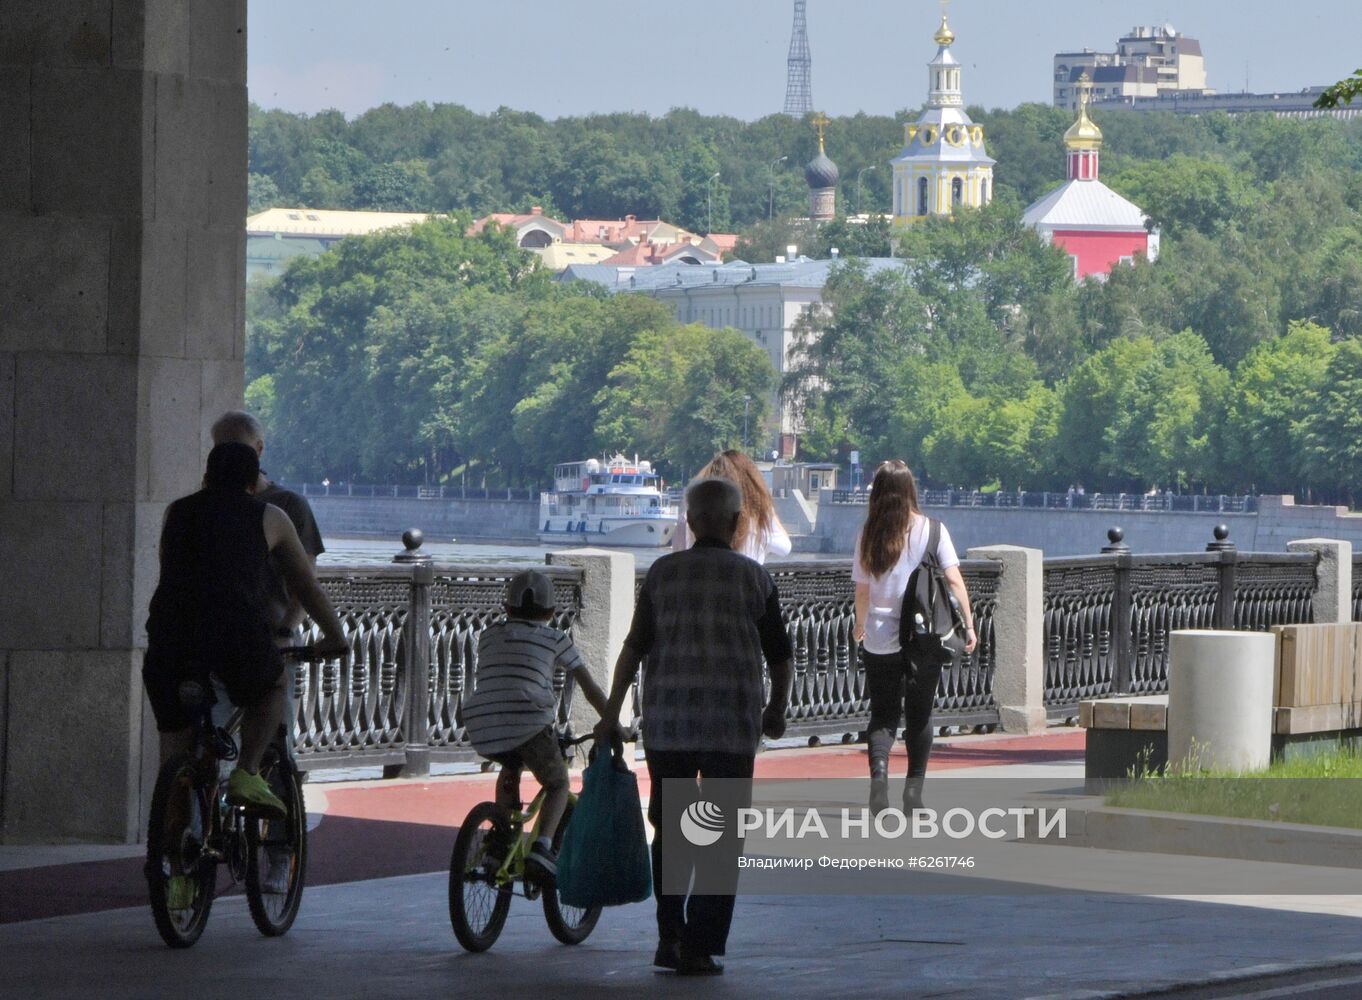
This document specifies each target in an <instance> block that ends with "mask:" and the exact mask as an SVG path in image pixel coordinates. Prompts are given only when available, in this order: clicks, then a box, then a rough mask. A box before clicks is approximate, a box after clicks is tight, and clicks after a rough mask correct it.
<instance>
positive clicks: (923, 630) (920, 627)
mask: <svg viewBox="0 0 1362 1000" xmlns="http://www.w3.org/2000/svg"><path fill="white" fill-rule="evenodd" d="M913 631H914V632H916V633H917V634H918V635H926V634H927V622H926V621H925V620H924V619H923V617H922V612H921V611H919V612H917V613H916V614H914V615H913Z"/></svg>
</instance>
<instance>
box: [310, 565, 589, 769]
mask: <svg viewBox="0 0 1362 1000" xmlns="http://www.w3.org/2000/svg"><path fill="white" fill-rule="evenodd" d="M422 569H424V570H425V571H426V572H427V573H428V574H429V580H428V582H427V581H426V580H425V579H424V578H423V577H422V575H421V570H422ZM521 569H523V567H518V566H429V565H427V566H425V567H419V568H418V567H413V566H412V565H394V566H390V567H389V566H335V565H331V566H322V567H320V568H319V572H318V576H319V577H320V580H321V584H322V589H323V590H325V591H326V593H327V595H328V596H329V597H330V598H331V601H332V603H333V604H334V605H335V606H336V611H337V613H338V615H339V616H340V618H341V624H342V625H343V626H344V627H345V632H346V635H347V637H348V638H349V641H350V649H351V655H350V656H349V657H348V658H347V660H346V661H339V660H330V661H327V662H325V663H320V664H300V665H299V667H298V668H297V673H296V674H295V682H294V701H295V714H294V724H295V739H294V746H295V748H296V751H297V754H298V760H299V764H300V766H302V767H304V768H317V767H334V766H347V765H350V764H364V765H370V766H372V765H384V766H395V765H400V764H405V763H409V762H410V760H411V758H412V756H413V752H414V751H417V750H419V751H420V752H421V753H422V754H423V755H424V756H425V757H426V759H427V760H428V759H431V758H434V759H437V760H447V759H451V758H471V757H472V756H473V751H472V748H471V747H470V746H469V744H468V740H467V736H466V734H465V732H464V727H463V717H462V703H463V698H464V695H465V694H466V693H467V692H469V691H471V690H472V689H473V680H474V678H475V676H476V674H477V647H478V637H479V636H480V635H481V633H482V631H483V629H485V628H486V627H487V626H488V625H489V624H491V623H492V622H494V621H496V620H497V619H498V618H500V617H501V614H502V604H503V600H504V598H503V595H504V593H505V587H506V581H507V580H508V579H509V578H510V577H511V576H512V575H513V574H515V573H517V572H519V571H520V570H521ZM541 572H543V573H544V574H545V575H547V576H548V577H549V578H550V579H551V580H552V581H553V585H554V594H555V597H556V598H557V606H558V614H557V615H556V616H555V619H554V624H555V625H557V626H558V627H559V628H563V629H567V630H571V629H573V628H574V627H575V625H576V622H577V617H578V614H579V613H580V611H581V606H582V597H581V581H582V574H581V571H580V570H575V569H570V568H565V567H557V566H545V567H541ZM423 588H424V593H422V589H423ZM413 607H420V608H421V609H423V611H424V617H425V618H426V625H425V628H426V633H427V634H426V636H425V637H424V639H425V641H424V642H422V643H420V644H419V649H418V650H412V651H411V654H415V655H411V654H409V650H408V644H409V643H410V642H412V641H413V631H412V630H411V629H410V628H408V620H409V619H410V617H411V615H412V608H413ZM427 609H428V610H427ZM422 660H424V661H425V663H424V669H422V666H423V664H422V663H421V661H422ZM413 684H417V685H419V688H418V689H417V690H413V688H412V685H413ZM562 685H563V678H562V677H561V676H559V677H556V678H555V688H556V689H557V690H558V691H560V692H561V690H562ZM568 708H569V706H568V705H567V704H566V703H565V702H560V705H559V708H558V714H559V718H560V719H564V718H565V717H566V713H567V710H568ZM414 715H415V717H422V716H423V717H424V718H423V721H422V723H420V724H416V725H413V724H412V722H411V720H412V718H413V717H414Z"/></svg>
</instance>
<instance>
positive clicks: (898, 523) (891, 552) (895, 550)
mask: <svg viewBox="0 0 1362 1000" xmlns="http://www.w3.org/2000/svg"><path fill="white" fill-rule="evenodd" d="M917 512H918V504H917V480H916V479H914V478H913V470H912V469H910V468H908V463H906V462H901V461H899V460H898V459H895V460H894V461H892V462H883V463H881V465H880V467H879V468H878V469H876V470H875V479H874V482H873V483H872V484H871V486H870V505H869V509H868V510H867V511H866V515H865V525H864V526H863V527H862V528H861V565H862V566H864V567H865V568H866V569H867V570H868V571H869V572H870V573H871V574H873V575H874V576H883V575H884V574H885V573H888V572H889V571H890V570H891V569H893V568H894V564H895V563H896V562H898V561H899V556H901V555H903V547H904V545H906V544H907V541H908V529H909V528H910V527H912V524H913V515H914V514H916V513H917Z"/></svg>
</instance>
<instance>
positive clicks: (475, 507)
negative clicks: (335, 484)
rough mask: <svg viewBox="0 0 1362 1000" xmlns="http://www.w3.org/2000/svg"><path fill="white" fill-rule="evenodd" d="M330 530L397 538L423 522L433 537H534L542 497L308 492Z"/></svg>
mask: <svg viewBox="0 0 1362 1000" xmlns="http://www.w3.org/2000/svg"><path fill="white" fill-rule="evenodd" d="M307 499H308V503H310V504H312V510H313V511H314V512H315V513H316V515H317V524H318V525H319V526H320V527H321V529H322V535H323V537H325V536H327V535H360V536H364V535H378V536H381V537H383V538H396V537H397V536H399V535H401V534H402V532H404V531H406V530H407V529H408V528H420V529H421V530H422V531H424V532H425V533H426V537H427V538H428V539H429V540H430V541H433V542H447V541H449V540H450V539H451V538H459V539H474V538H487V539H493V538H496V539H513V540H524V541H533V540H534V539H535V537H536V530H537V528H538V527H539V524H538V520H539V502H538V501H537V500H417V499H415V498H412V497H374V498H370V497H325V496H323V497H314V496H310V497H308V498H307Z"/></svg>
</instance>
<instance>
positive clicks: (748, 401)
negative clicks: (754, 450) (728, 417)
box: [742, 396, 752, 451]
mask: <svg viewBox="0 0 1362 1000" xmlns="http://www.w3.org/2000/svg"><path fill="white" fill-rule="evenodd" d="M751 403H752V397H751V396H743V398H742V450H743V451H747V408H748V406H750V405H751Z"/></svg>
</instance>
